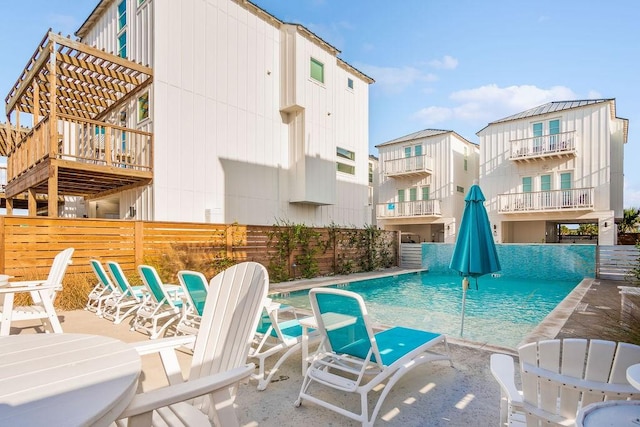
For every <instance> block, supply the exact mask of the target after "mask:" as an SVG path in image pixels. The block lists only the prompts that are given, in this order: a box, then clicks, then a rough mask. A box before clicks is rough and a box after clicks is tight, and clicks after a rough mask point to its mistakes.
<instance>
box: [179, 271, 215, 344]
mask: <svg viewBox="0 0 640 427" xmlns="http://www.w3.org/2000/svg"><path fill="white" fill-rule="evenodd" d="M178 281H179V282H180V286H181V287H182V293H183V301H184V302H185V303H186V304H184V305H183V307H182V314H181V316H180V320H179V321H178V324H177V325H176V335H190V334H192V335H195V334H197V333H198V329H199V328H200V321H201V320H202V314H203V310H204V303H205V301H206V300H207V294H208V293H209V284H208V283H207V278H206V277H204V274H202V273H199V272H197V271H188V270H183V271H179V272H178Z"/></svg>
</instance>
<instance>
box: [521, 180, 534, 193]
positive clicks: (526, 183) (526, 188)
mask: <svg viewBox="0 0 640 427" xmlns="http://www.w3.org/2000/svg"><path fill="white" fill-rule="evenodd" d="M531 191H532V188H531V177H530V176H525V177H522V192H523V193H531Z"/></svg>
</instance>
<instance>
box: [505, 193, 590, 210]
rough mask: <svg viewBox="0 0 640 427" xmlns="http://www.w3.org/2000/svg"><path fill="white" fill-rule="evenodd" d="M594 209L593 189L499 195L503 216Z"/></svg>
mask: <svg viewBox="0 0 640 427" xmlns="http://www.w3.org/2000/svg"><path fill="white" fill-rule="evenodd" d="M593 209H594V189H593V187H590V188H572V189H567V190H552V191H534V192H529V193H509V194H499V195H498V212H499V213H503V214H511V213H532V212H554V211H567V210H585V211H592V210H593Z"/></svg>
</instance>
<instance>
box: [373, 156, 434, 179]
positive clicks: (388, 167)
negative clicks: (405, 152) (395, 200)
mask: <svg viewBox="0 0 640 427" xmlns="http://www.w3.org/2000/svg"><path fill="white" fill-rule="evenodd" d="M430 173H433V159H432V158H431V157H429V156H426V155H421V156H410V157H403V158H401V159H393V160H385V161H384V174H385V175H387V176H394V175H396V176H397V175H413V174H430Z"/></svg>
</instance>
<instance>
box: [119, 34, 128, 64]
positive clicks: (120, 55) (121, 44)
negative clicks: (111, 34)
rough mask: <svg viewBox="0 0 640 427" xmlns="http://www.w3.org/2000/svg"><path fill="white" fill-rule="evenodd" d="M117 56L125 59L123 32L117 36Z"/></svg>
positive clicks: (125, 35)
mask: <svg viewBox="0 0 640 427" xmlns="http://www.w3.org/2000/svg"><path fill="white" fill-rule="evenodd" d="M118 56H119V57H120V58H126V57H127V32H126V31H123V32H122V33H121V34H120V35H119V36H118Z"/></svg>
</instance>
